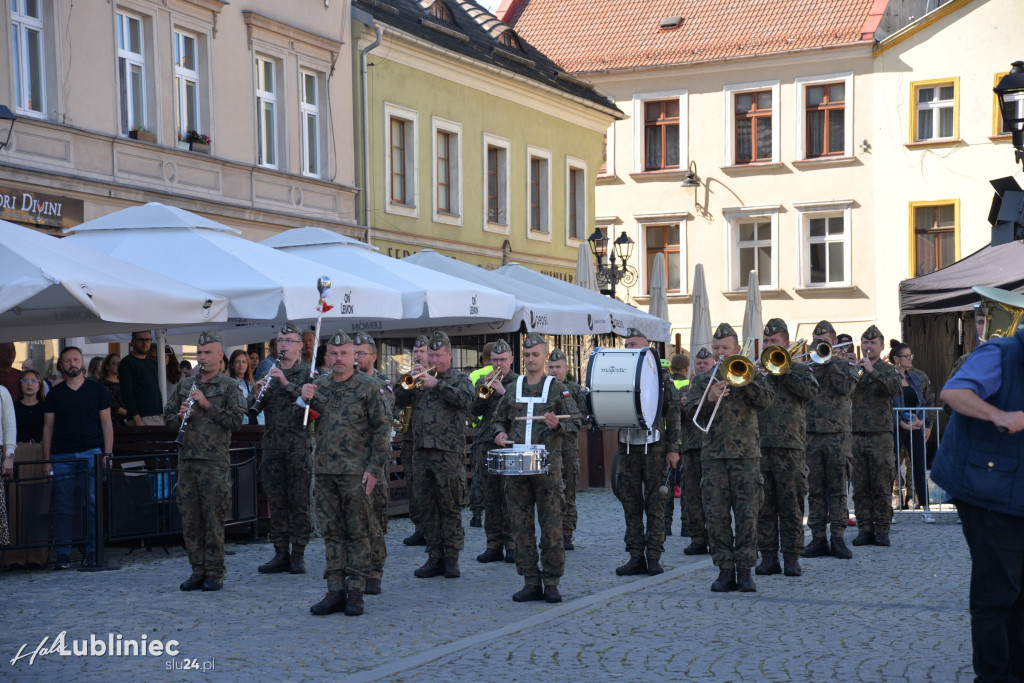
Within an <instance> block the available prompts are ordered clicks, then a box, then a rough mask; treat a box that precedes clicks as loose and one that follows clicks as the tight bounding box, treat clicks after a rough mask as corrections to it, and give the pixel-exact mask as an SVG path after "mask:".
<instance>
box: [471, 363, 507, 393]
mask: <svg viewBox="0 0 1024 683" xmlns="http://www.w3.org/2000/svg"><path fill="white" fill-rule="evenodd" d="M503 377H505V373H504V372H503V371H502V369H501V368H498V369H497V370H493V371H492V372H491V374H489V375H487V379H486V380H484V383H483V384H481V385H480V386H478V387H477V388H476V395H477V398H482V399H488V398H490V397H491V394H493V393H494V383H495V382H500V381H501V380H502V378H503Z"/></svg>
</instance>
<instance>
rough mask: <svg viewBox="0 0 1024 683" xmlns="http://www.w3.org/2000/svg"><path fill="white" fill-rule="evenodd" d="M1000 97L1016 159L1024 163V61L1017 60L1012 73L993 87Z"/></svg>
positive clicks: (1004, 119) (1000, 106)
mask: <svg viewBox="0 0 1024 683" xmlns="http://www.w3.org/2000/svg"><path fill="white" fill-rule="evenodd" d="M992 90H993V92H995V94H996V97H998V98H999V113H1000V114H1002V117H1003V123H1004V124H1006V127H1007V128H1009V129H1010V134H1011V135H1012V136H1013V137H1012V139H1013V150H1014V156H1015V157H1016V160H1017V161H1019V162H1020V163H1021V164H1024V61H1020V60H1018V61H1016V62H1014V63H1013V68H1012V69H1010V73H1008V74H1006V75H1005V76H1003V77H1002V79H1000V81H999V84H998V85H997V86H996V87H995V88H993V89H992Z"/></svg>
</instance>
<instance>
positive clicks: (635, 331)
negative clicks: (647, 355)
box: [622, 327, 650, 341]
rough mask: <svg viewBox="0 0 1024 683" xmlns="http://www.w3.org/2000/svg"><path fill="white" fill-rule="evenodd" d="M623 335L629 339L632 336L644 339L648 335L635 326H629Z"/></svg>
mask: <svg viewBox="0 0 1024 683" xmlns="http://www.w3.org/2000/svg"><path fill="white" fill-rule="evenodd" d="M622 336H623V337H625V338H626V339H629V338H630V337H642V338H643V339H647V335H646V334H644V333H643V332H641V331H640V330H638V329H636V328H635V327H629V328H627V329H626V332H625V334H623V335H622ZM648 341H650V340H648Z"/></svg>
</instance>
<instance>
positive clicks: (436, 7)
mask: <svg viewBox="0 0 1024 683" xmlns="http://www.w3.org/2000/svg"><path fill="white" fill-rule="evenodd" d="M427 13H428V14H429V15H430V16H432V17H434V18H435V19H440V20H441V21H443V22H445V23H446V24H454V23H455V21H454V20H453V19H452V13H451V12H449V11H448V8H447V7H445V5H444V3H443V2H435V3H434V4H433V5H431V6H430V9H429V10H427Z"/></svg>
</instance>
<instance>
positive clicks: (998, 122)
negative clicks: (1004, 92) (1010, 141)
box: [992, 71, 1024, 135]
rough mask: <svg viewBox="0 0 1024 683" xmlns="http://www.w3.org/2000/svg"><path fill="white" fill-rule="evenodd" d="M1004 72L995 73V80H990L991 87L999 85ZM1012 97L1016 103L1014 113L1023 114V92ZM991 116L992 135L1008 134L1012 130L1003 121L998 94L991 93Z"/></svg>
mask: <svg viewBox="0 0 1024 683" xmlns="http://www.w3.org/2000/svg"><path fill="white" fill-rule="evenodd" d="M1006 74H1007V72H1006V71H1004V72H1003V73H1001V74H996V77H995V80H994V81H993V82H992V87H995V86H997V85H999V81H1001V80H1003V76H1005V75H1006ZM1013 99H1014V101H1015V102H1016V105H1017V109H1016V111H1017V114H1016V115H1017V116H1024V93H1020V92H1019V93H1016V94H1015V95H1014V96H1013ZM992 117H993V119H992V120H993V121H994V122H995V125H994V126H993V127H992V130H993V134H994V135H1009V134H1010V133H1012V132H1013V131H1011V130H1010V128H1009V126H1007V125H1006V122H1005V121H1003V114H1002V112H1001V111H1000V108H999V96H998V95H996V94H995V93H993V95H992Z"/></svg>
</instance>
